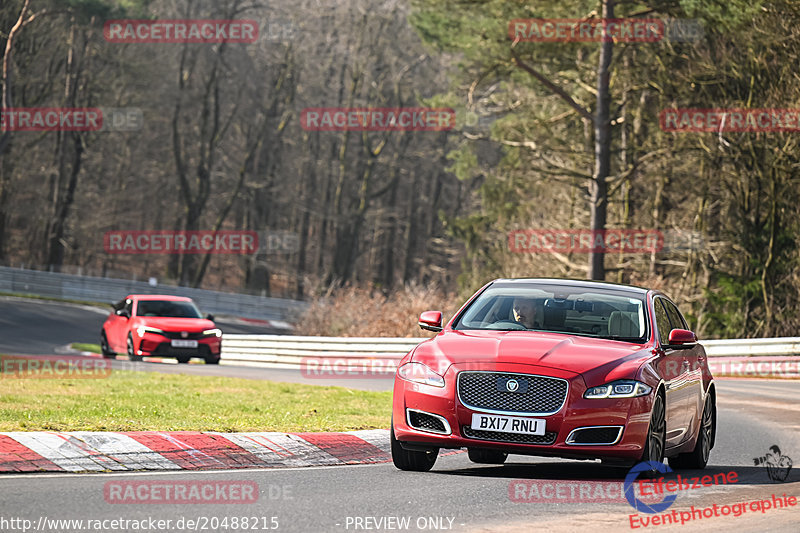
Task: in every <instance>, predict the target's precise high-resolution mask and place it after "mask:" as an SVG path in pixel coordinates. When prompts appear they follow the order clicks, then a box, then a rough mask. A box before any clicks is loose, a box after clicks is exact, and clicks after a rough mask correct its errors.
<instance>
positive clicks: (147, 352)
mask: <svg viewBox="0 0 800 533" xmlns="http://www.w3.org/2000/svg"><path fill="white" fill-rule="evenodd" d="M194 340H197V348H180V347H175V346H172V344H171V343H172V340H171V339H169V338H167V337H164V336H162V335H160V334H158V333H150V332H147V333H145V334H144V336H143V337H142V338H141V339H140V340H139V345H138V350H137V353H138V355H142V356H145V357H147V356H153V357H200V358H203V359H209V358H210V359H213V358H219V355H220V350H221V347H222V340H221V338H220V337H215V336H206V337H201V338H199V339H194Z"/></svg>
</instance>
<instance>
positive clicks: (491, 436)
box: [461, 426, 557, 446]
mask: <svg viewBox="0 0 800 533" xmlns="http://www.w3.org/2000/svg"><path fill="white" fill-rule="evenodd" d="M461 434H462V435H463V436H465V437H467V438H469V439H480V440H493V441H497V442H513V443H516V444H540V445H543V446H546V445H549V444H553V443H554V442H555V441H556V436H557V433H556V432H555V431H548V432H547V433H545V434H544V435H524V434H520V433H503V432H501V431H484V430H482V429H472V428H471V427H470V426H461Z"/></svg>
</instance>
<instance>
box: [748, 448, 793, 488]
mask: <svg viewBox="0 0 800 533" xmlns="http://www.w3.org/2000/svg"><path fill="white" fill-rule="evenodd" d="M753 464H755V465H756V466H758V465H764V466H765V467H766V468H767V475H768V476H769V478H770V479H771V480H772V481H776V482H780V483H783V482H785V481H786V478H788V477H789V471H791V469H792V460H791V459H790V458H789V457H788V456H786V455H782V454H781V449H780V448H778V445H777V444H773V445H772V446H770V447H769V451H768V452H767V454H766V455H763V456H761V457H754V458H753Z"/></svg>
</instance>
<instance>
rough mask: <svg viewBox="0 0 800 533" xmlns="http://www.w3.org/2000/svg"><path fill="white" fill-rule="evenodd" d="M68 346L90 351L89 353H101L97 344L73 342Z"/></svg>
mask: <svg viewBox="0 0 800 533" xmlns="http://www.w3.org/2000/svg"><path fill="white" fill-rule="evenodd" d="M70 347H71V348H72V349H73V350H80V351H81V352H90V353H103V352H102V350H100V345H99V344H86V343H83V342H73V343H72V344H71V345H70Z"/></svg>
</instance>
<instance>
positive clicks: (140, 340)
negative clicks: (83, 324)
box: [100, 294, 222, 365]
mask: <svg viewBox="0 0 800 533" xmlns="http://www.w3.org/2000/svg"><path fill="white" fill-rule="evenodd" d="M112 307H113V308H114V310H113V311H112V312H111V314H110V315H108V318H106V321H105V322H104V323H103V329H102V331H101V332H100V347H101V350H102V352H103V356H104V357H106V358H114V357H116V354H118V353H125V354H127V355H128V358H129V359H130V360H131V361H141V360H142V357H146V356H154V357H174V358H176V359H177V360H178V362H179V363H188V362H189V359H191V358H192V357H200V358H202V359H204V360H205V362H206V363H207V364H212V365H213V364H218V363H219V357H220V347H221V346H222V331H220V330H219V328H217V327H216V326H215V325H214V322H213V320H214V317H213V316H211V315H208V316H207V317H205V318H203V315H201V314H200V311H199V310H198V309H197V307H196V306H195V305H194V302H193V301H192V299H191V298H184V297H182V296H164V295H151V294H131V295H130V296H128V297H126V298H125V299H124V300H120V301H119V302H117V303H115V304H113V305H112Z"/></svg>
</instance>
